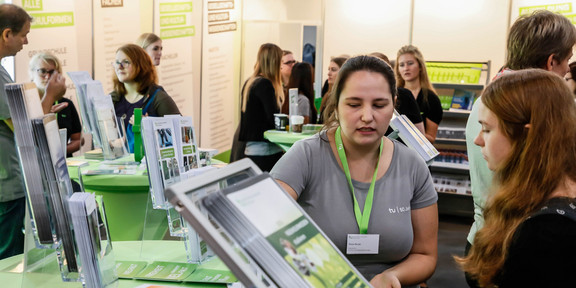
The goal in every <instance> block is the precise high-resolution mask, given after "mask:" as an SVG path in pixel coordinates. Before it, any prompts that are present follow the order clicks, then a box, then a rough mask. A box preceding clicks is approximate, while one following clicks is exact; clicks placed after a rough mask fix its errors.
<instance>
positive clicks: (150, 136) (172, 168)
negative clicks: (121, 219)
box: [140, 117, 180, 209]
mask: <svg viewBox="0 0 576 288" xmlns="http://www.w3.org/2000/svg"><path fill="white" fill-rule="evenodd" d="M140 125H141V127H142V138H143V141H142V142H143V144H144V151H145V154H146V165H147V166H148V175H149V179H150V188H151V189H152V205H153V207H154V208H155V209H166V208H168V207H169V204H168V203H167V201H166V200H165V197H164V189H165V188H166V187H168V186H170V185H172V184H174V183H177V182H179V181H180V163H179V162H180V161H179V160H178V155H177V151H178V142H177V140H178V139H176V138H175V137H174V136H175V131H176V128H175V126H174V121H173V120H172V119H171V118H165V117H145V118H143V119H142V123H141V124H140Z"/></svg>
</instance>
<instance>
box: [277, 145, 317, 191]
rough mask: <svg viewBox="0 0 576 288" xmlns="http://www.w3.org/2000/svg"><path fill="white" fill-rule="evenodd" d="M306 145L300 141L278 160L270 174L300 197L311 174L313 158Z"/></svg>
mask: <svg viewBox="0 0 576 288" xmlns="http://www.w3.org/2000/svg"><path fill="white" fill-rule="evenodd" d="M306 150H307V149H306V147H305V145H304V143H303V142H302V141H298V142H296V143H294V145H292V147H291V148H290V149H289V150H288V152H286V153H285V154H284V156H282V158H280V160H278V162H276V165H274V168H272V171H270V175H271V176H272V177H273V178H275V179H277V180H280V181H282V182H284V183H286V184H288V186H290V187H291V188H292V189H294V191H295V192H296V194H297V195H298V197H300V194H302V191H303V190H304V188H306V187H305V185H306V183H308V178H309V177H310V176H311V174H312V173H311V171H310V169H309V168H310V167H309V166H310V165H309V164H310V163H309V161H311V160H312V158H311V157H308V156H310V155H308V154H307V151H306Z"/></svg>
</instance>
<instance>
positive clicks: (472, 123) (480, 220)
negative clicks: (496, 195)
mask: <svg viewBox="0 0 576 288" xmlns="http://www.w3.org/2000/svg"><path fill="white" fill-rule="evenodd" d="M481 105H483V104H482V101H481V98H478V100H476V102H475V104H474V106H473V107H472V112H470V116H469V117H468V122H467V123H466V149H467V150H468V162H469V163H470V181H471V184H472V197H473V198H474V223H472V227H471V228H470V233H469V234H468V238H467V239H468V242H470V243H471V244H473V243H474V242H473V241H474V236H475V235H476V231H478V230H480V228H482V226H484V207H485V205H486V198H488V193H489V190H490V185H491V184H492V171H490V169H488V163H486V160H484V157H483V156H482V150H481V148H480V146H477V145H476V144H474V139H476V137H477V136H478V133H480V131H481V130H482V125H480V123H478V110H479V107H480V106H481Z"/></svg>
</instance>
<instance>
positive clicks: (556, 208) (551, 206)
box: [529, 198, 576, 221]
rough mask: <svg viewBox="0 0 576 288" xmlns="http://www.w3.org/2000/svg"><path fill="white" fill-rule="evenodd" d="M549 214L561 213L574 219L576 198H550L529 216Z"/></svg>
mask: <svg viewBox="0 0 576 288" xmlns="http://www.w3.org/2000/svg"><path fill="white" fill-rule="evenodd" d="M550 214H556V215H562V216H564V217H568V218H570V219H572V220H573V221H576V199H572V198H552V199H550V200H549V201H548V202H546V204H545V205H544V206H542V208H540V210H538V211H536V212H534V213H533V214H532V215H530V217H529V218H532V217H537V216H540V215H550Z"/></svg>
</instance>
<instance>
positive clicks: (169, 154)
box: [160, 148, 176, 159]
mask: <svg viewBox="0 0 576 288" xmlns="http://www.w3.org/2000/svg"><path fill="white" fill-rule="evenodd" d="M175 155H176V154H175V153H174V148H169V149H163V150H160V158H161V159H166V158H174V156H175Z"/></svg>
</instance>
